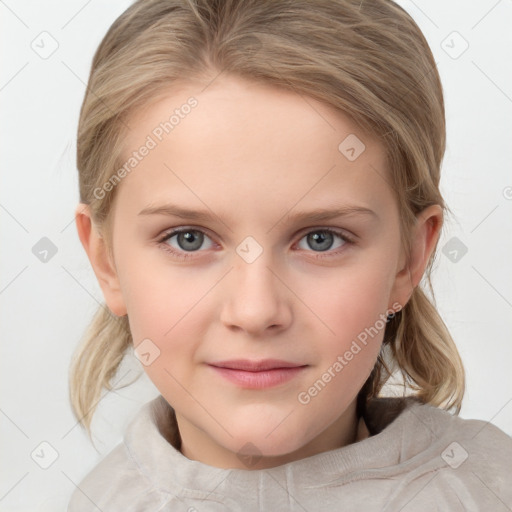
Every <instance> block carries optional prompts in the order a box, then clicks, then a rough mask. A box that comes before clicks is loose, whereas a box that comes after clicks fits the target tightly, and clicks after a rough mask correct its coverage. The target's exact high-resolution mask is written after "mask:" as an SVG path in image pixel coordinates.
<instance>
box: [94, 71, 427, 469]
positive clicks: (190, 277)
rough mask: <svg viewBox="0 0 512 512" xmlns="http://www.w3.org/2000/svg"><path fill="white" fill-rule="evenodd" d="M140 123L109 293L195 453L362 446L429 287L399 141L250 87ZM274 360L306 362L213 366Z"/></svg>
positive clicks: (238, 86)
mask: <svg viewBox="0 0 512 512" xmlns="http://www.w3.org/2000/svg"><path fill="white" fill-rule="evenodd" d="M191 97H193V98H194V100H190V99H189V98H191ZM186 105H189V106H188V107H187V106H186ZM171 116H174V117H172V118H171ZM170 118H171V120H170ZM129 126H130V128H131V131H130V133H129V135H128V136H127V139H126V147H125V149H126V151H125V154H124V157H125V160H124V161H126V162H128V165H127V166H126V167H125V170H126V169H129V171H128V172H126V176H124V177H123V178H122V180H121V182H120V183H119V184H117V191H116V194H117V196H116V201H115V204H114V209H113V212H112V213H113V218H112V222H113V224H112V226H113V239H112V240H113V255H114V264H113V265H112V268H113V272H114V273H113V277H112V278H111V279H110V281H109V284H105V283H103V284H102V287H103V290H104V293H105V297H106V300H107V303H108V305H109V307H110V308H111V310H112V311H113V312H114V313H116V314H117V315H123V314H128V318H129V323H130V328H131V332H132V335H133V340H134V346H135V348H136V352H137V354H138V355H139V356H140V358H141V361H142V363H143V367H144V369H145V371H146V372H147V374H148V376H149V378H150V379H151V380H152V382H153V383H154V384H155V386H156V387H157V388H158V390H159V391H160V393H161V394H162V395H163V396H164V398H165V399H166V400H167V401H168V402H169V403H170V404H171V406H172V407H173V408H174V409H175V411H176V415H177V420H178V426H179V430H180V433H181V437H182V443H183V445H182V451H183V453H184V454H185V455H186V456H188V457H189V458H191V459H196V460H201V461H202V462H205V463H207V464H210V465H212V466H217V467H240V468H247V467H251V468H262V467H268V466H273V465H277V464H283V463H286V462H289V461H292V460H296V459H300V458H303V457H306V456H310V455H313V454H315V453H319V452H322V451H325V450H329V449H332V448H336V447H340V446H343V445H345V444H349V443H351V442H354V440H355V428H356V420H357V419H356V415H355V407H356V401H355V399H356V395H357V393H358V391H359V390H360V388H361V387H362V385H363V384H364V382H365V381H366V379H367V378H368V376H369V374H370V372H371V370H372V368H373V367H374V364H375V362H376V359H377V356H378V354H379V350H380V347H381V342H382V338H383V333H384V325H385V318H386V315H387V314H390V313H392V312H393V311H397V310H398V309H400V307H401V306H403V305H404V304H405V302H406V301H407V300H408V298H409V296H410V293H411V292H412V287H413V285H412V283H411V280H410V279H411V276H410V274H409V272H408V270H407V269H406V268H404V267H405V258H404V254H403V253H402V251H401V248H400V232H399V212H398V209H397V206H396V204H395V200H394V197H393V192H392V190H391V188H390V186H389V179H388V178H387V175H386V173H387V171H386V168H385V155H384V151H383V147H382V146H381V145H380V144H379V143H378V141H376V140H372V139H370V138H368V137H367V136H366V135H364V134H363V133H362V132H361V131H360V130H359V129H358V128H357V127H356V126H354V125H353V124H351V123H350V122H349V120H348V119H347V118H346V117H344V116H343V115H341V114H340V113H337V112H335V111H334V110H331V109H329V108H328V107H327V106H325V105H324V104H321V103H319V102H317V101H315V100H313V99H311V98H308V97H303V96H300V95H299V94H294V93H292V92H287V91H283V90H279V89H276V88H272V87H270V86H263V85H257V84H253V83H248V82H245V81H243V80H241V79H238V78H223V77H219V78H217V79H216V80H214V81H213V83H211V84H210V85H209V86H208V87H206V88H204V85H201V86H198V85H196V86H193V85H190V86H183V87H182V88H181V89H179V90H171V91H170V92H169V96H168V97H166V98H165V99H160V100H158V102H156V103H154V104H152V105H151V106H150V107H148V108H146V109H145V110H141V111H139V112H138V113H137V115H136V116H135V117H132V118H131V119H130V120H129ZM144 147H145V148H146V149H144ZM130 158H133V159H134V160H130ZM130 162H131V163H130ZM123 174H124V173H120V174H119V176H123ZM107 186H108V185H107ZM100 193H101V192H99V191H98V194H100ZM185 210H187V211H190V213H185ZM335 210H338V213H337V214H333V215H332V217H331V216H330V215H327V214H328V212H331V211H332V212H334V211H335ZM320 213H321V214H322V215H323V214H326V215H325V217H320V215H319V214H320ZM175 229H180V230H182V234H172V231H173V230H175ZM114 265H115V267H114ZM420 274H421V271H420V272H419V274H418V276H419V275H420ZM416 280H417V281H418V280H419V277H418V278H417V279H416ZM117 284H118V286H119V288H118V289H117V288H116V286H117ZM267 359H274V360H281V361H285V362H287V363H288V364H289V365H291V366H293V367H295V369H288V370H275V369H274V370H267V371H266V372H263V371H260V372H247V371H241V370H239V371H238V372H237V371H235V370H232V369H231V370H229V369H225V370H220V369H219V368H218V367H217V368H216V367H215V366H213V364H214V363H216V364H219V365H220V364H222V362H226V361H230V360H248V361H249V362H259V361H261V360H267ZM225 364H227V365H229V363H225ZM271 366H274V367H276V366H279V364H278V363H275V364H274V365H271ZM298 367H300V368H298ZM253 369H254V368H253ZM247 457H249V458H247ZM247 460H250V461H251V462H250V464H249V463H248V462H247Z"/></svg>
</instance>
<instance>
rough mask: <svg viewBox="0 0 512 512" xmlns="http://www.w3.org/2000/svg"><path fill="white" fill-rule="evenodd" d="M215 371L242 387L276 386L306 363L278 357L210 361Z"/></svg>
mask: <svg viewBox="0 0 512 512" xmlns="http://www.w3.org/2000/svg"><path fill="white" fill-rule="evenodd" d="M209 366H211V367H212V368H213V369H214V370H215V371H216V372H218V373H220V375H222V376H223V377H224V378H226V379H227V380H229V381H231V382H233V383H235V384H237V385H238V386H240V387H243V388H250V389H263V388H267V387H271V386H277V385H279V384H282V383H284V382H287V381H289V380H290V379H292V378H293V377H295V376H296V375H298V374H299V373H300V372H301V371H302V370H304V368H306V367H307V365H299V364H296V363H290V362H288V361H281V360H278V359H264V360H262V361H249V360H247V359H237V360H231V361H219V362H215V363H210V364H209Z"/></svg>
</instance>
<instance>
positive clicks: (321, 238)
mask: <svg viewBox="0 0 512 512" xmlns="http://www.w3.org/2000/svg"><path fill="white" fill-rule="evenodd" d="M310 236H311V237H312V239H313V240H314V242H315V243H318V242H320V243H322V242H324V243H323V246H322V247H318V246H317V249H320V250H321V251H326V250H328V249H329V248H330V246H331V244H332V241H331V240H330V239H331V238H332V235H331V234H330V233H327V232H323V231H322V232H318V233H315V234H314V235H310ZM326 240H327V241H328V242H327V243H325V241H326Z"/></svg>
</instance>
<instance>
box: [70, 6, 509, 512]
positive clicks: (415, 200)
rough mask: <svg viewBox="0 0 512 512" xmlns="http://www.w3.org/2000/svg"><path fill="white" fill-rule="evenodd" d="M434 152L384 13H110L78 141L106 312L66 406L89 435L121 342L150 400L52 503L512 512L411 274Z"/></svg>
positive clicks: (440, 122)
mask: <svg viewBox="0 0 512 512" xmlns="http://www.w3.org/2000/svg"><path fill="white" fill-rule="evenodd" d="M444 150H445V118H444V104H443V95H442V88H441V83H440V79H439V75H438V72H437V69H436V66H435V62H434V59H433V56H432V53H431V51H430V49H429V47H428V44H427V42H426V40H425V38H424V37H423V35H422V33H421V31H420V30H419V28H418V27H417V25H416V24H415V23H414V21H413V20H412V19H411V17H410V16H409V15H408V14H407V13H406V12H405V11H404V10H403V9H402V8H400V7H399V6H397V5H396V4H394V3H393V2H391V1H389V0H372V1H371V2H361V1H360V0H315V1H314V2H308V1H305V0H139V1H136V2H135V3H134V4H133V5H132V6H131V7H130V8H129V9H127V11H126V12H125V13H124V14H122V15H121V16H120V17H119V18H118V19H117V20H116V21H115V22H114V24H113V25H112V27H111V28H110V30H109V31H108V33H107V35H106V36H105V38H104V40H103V41H102V43H101V45H100V47H99V49H98V51H97V52H96V55H95V57H94V60H93V64H92V70H91V74H90V77H89V83H88V87H87V92H86V95H85V99H84V103H83V106H82V110H81V116H80V123H79V129H78V158H77V163H78V169H79V173H80V204H79V205H78V207H77V210H76V224H77V229H78V234H79V237H80V240H81V242H82V244H83V246H84V248H85V250H86V252H87V255H88V257H89V259H90V261H91V265H92V267H93V269H94V272H95V274H96V277H97V279H98V281H99V283H100V286H101V288H102V291H103V294H104V297H105V302H106V305H105V306H104V307H101V308H100V309H99V310H98V313H97V315H96V316H95V318H94V319H93V322H92V324H91V326H90V330H89V332H88V333H87V335H86V336H85V338H84V340H83V344H82V346H81V347H80V349H79V350H78V352H77V354H76V357H75V358H74V361H73V364H72V368H71V370H72V373H71V403H72V406H73V409H74V413H75V414H76V417H77V419H79V421H81V422H82V424H83V425H84V426H85V428H86V429H87V431H88V432H89V435H90V424H91V417H92V414H93V412H94V408H95V406H96V404H97V402H98V401H99V399H100V396H101V392H102V390H103V388H108V389H111V387H112V381H113V379H114V377H115V375H116V371H117V369H118V367H119V365H120V363H121V361H122V360H123V357H124V355H126V354H127V353H128V352H129V351H130V350H134V353H135V355H136V356H137V358H138V359H139V360H140V362H141V365H142V367H143V368H144V370H145V372H146V373H147V375H148V376H149V378H150V379H151V381H152V382H153V383H154V384H155V386H156V388H157V389H158V391H159V392H160V395H159V396H158V397H157V398H155V399H154V400H153V401H151V402H149V403H148V404H146V405H145V406H144V407H143V408H142V410H141V411H140V412H139V414H138V415H137V416H136V418H135V419H134V420H133V422H132V423H131V424H130V425H129V427H128V429H127V431H126V434H125V437H124V441H123V443H121V444H120V445H118V446H117V447H116V448H115V449H114V450H112V452H110V453H109V454H108V455H107V457H105V458H104V459H103V460H102V461H101V462H100V463H99V464H98V466H97V467H95V468H94V469H93V470H92V471H91V472H90V473H89V474H88V475H87V476H85V478H84V479H83V480H82V481H81V482H80V483H79V484H78V486H77V489H76V491H75V492H74V493H73V496H72V497H71V501H70V505H69V509H68V510H69V511H71V512H75V511H81V512H83V511H89V510H90V511H93V510H103V511H105V512H106V511H109V512H110V511H127V510H130V511H157V510H158V511H163V510H165V511H221V510H222V511H224V510H240V511H253V510H258V511H259V510H269V511H280V510H290V511H299V510H300V511H304V510H308V511H316V510H324V509H325V507H326V506H335V509H334V510H345V509H346V510H365V511H384V510H385V511H398V510H401V511H408V510H410V511H427V510H428V511H431V510H450V511H454V510H473V511H476V510H507V509H510V507H512V476H511V472H510V460H512V439H511V438H510V437H509V436H508V435H507V434H505V433H504V432H503V431H501V430H500V429H498V428H497V427H496V426H494V425H492V424H489V423H486V422H483V421H477V420H464V419H461V418H459V417H458V414H459V412H460V408H461V402H462V398H463V394H464V370H463V366H462V363H461V359H460V357H459V354H458V352H457V349H456V346H455V344H454V342H453V340H452V338H451V337H450V334H449V332H448V330H447V328H446V326H445V324H444V323H443V321H442V319H441V318H440V316H439V314H438V313H437V311H436V308H435V307H434V305H433V299H431V298H429V297H428V295H427V293H426V292H425V291H424V289H423V287H422V285H421V284H420V282H421V281H422V278H425V282H426V283H427V284H429V285H430V272H431V268H432V263H433V260H434V256H435V253H436V246H437V241H438V238H439V234H440V231H441V228H442V225H443V215H444V213H445V211H446V206H445V204H444V202H443V198H442V197H441V195H440V192H439V178H440V166H441V161H442V158H443V153H444ZM430 292H432V290H431V287H430ZM393 375H401V376H402V377H403V384H404V394H403V396H401V397H391V396H385V395H384V393H383V391H384V385H385V384H386V383H388V382H389V380H390V377H391V376H393ZM405 391H407V392H408V393H405ZM451 410H454V411H453V413H452V412H450V411H451Z"/></svg>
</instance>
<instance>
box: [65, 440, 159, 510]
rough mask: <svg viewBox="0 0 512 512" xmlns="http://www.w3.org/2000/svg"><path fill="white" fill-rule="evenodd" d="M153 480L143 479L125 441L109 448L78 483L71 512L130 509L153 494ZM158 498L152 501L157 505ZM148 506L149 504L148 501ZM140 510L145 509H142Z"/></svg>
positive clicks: (72, 499) (70, 504) (71, 503)
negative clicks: (135, 503) (111, 448)
mask: <svg viewBox="0 0 512 512" xmlns="http://www.w3.org/2000/svg"><path fill="white" fill-rule="evenodd" d="M151 487H152V486H151V483H150V482H149V481H148V480H146V479H145V478H144V475H143V474H142V473H141V471H140V470H139V468H138V467H137V465H136V463H135V462H134V461H133V459H132V458H131V457H130V454H129V453H128V450H127V447H126V445H125V444H124V443H120V444H119V445H117V446H116V447H115V448H114V449H113V450H112V451H110V452H109V453H108V454H107V455H106V456H105V457H104V458H103V459H102V460H101V461H100V462H99V463H98V464H97V465H96V466H95V467H94V468H93V469H92V470H91V471H90V472H89V473H88V474H87V475H86V476H85V477H84V478H83V479H82V481H81V482H80V483H79V484H78V485H77V487H76V489H75V490H74V492H73V494H72V495H71V499H70V501H69V504H68V509H67V510H68V512H88V511H91V512H92V511H97V510H98V509H99V510H127V509H130V510H132V509H131V508H130V507H131V506H133V499H134V498H135V497H137V503H139V502H140V500H141V499H144V496H146V498H148V497H151V495H152V494H153V490H152V488H151ZM157 502H158V499H157V501H156V502H155V501H154V500H153V501H151V503H150V504H151V505H153V506H154V505H155V504H156V503H157ZM148 505H149V504H148ZM140 510H143V509H142V508H141V509H140Z"/></svg>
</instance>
